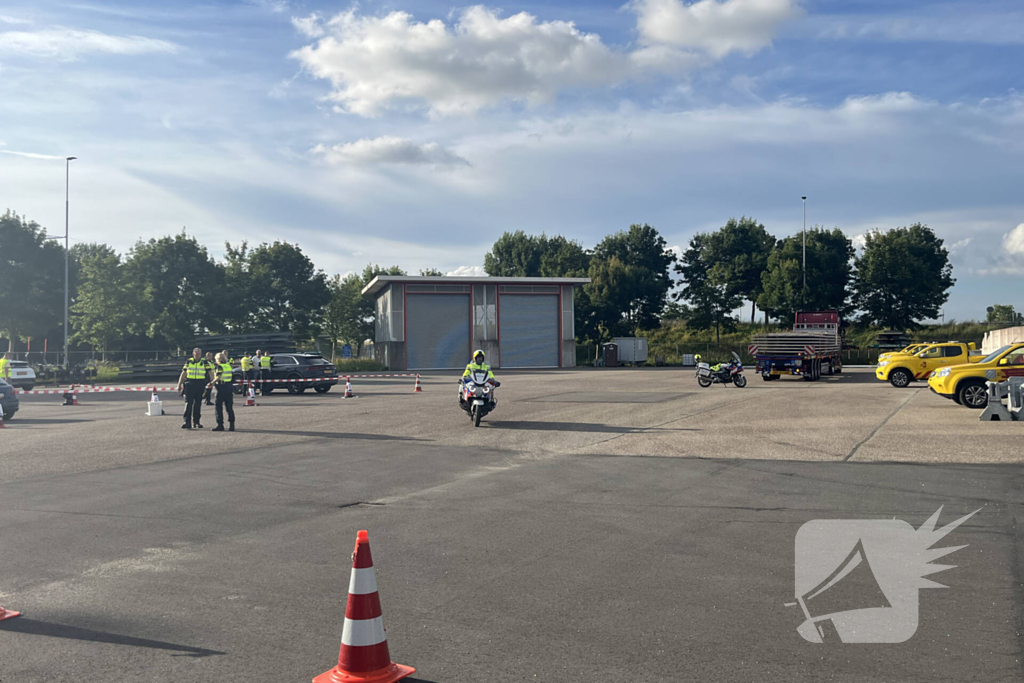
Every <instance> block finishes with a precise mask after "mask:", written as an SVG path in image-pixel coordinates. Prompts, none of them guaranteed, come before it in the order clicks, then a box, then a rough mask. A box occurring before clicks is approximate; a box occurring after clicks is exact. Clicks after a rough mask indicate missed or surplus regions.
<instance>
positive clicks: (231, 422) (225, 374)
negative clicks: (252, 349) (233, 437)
mask: <svg viewBox="0 0 1024 683" xmlns="http://www.w3.org/2000/svg"><path fill="white" fill-rule="evenodd" d="M216 360H217V370H216V373H215V375H214V383H215V384H216V385H217V426H216V427H214V428H213V430H212V431H215V432H223V431H224V410H225V409H226V410H227V413H228V431H229V432H233V431H235V398H234V395H235V394H234V388H233V387H232V386H231V385H232V384H233V383H234V382H233V380H234V376H233V371H232V370H231V363H229V362H227V361H228V358H227V354H226V353H224V352H223V351H222V352H221V353H218V354H217V359H216Z"/></svg>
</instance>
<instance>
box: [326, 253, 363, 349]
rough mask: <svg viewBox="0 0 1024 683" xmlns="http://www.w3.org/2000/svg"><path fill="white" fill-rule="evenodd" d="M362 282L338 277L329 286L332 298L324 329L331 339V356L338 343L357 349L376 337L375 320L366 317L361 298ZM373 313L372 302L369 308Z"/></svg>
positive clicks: (327, 306) (352, 275)
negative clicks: (353, 346) (367, 339)
mask: <svg viewBox="0 0 1024 683" xmlns="http://www.w3.org/2000/svg"><path fill="white" fill-rule="evenodd" d="M363 286H364V285H363V279H362V278H361V277H360V276H359V275H357V274H355V273H349V274H348V275H346V276H345V277H342V276H341V275H335V276H334V277H332V278H331V279H330V280H329V281H328V283H327V290H328V292H330V299H329V300H328V301H327V304H326V305H325V306H324V310H323V314H322V317H321V328H322V330H323V332H324V334H326V335H327V336H328V337H329V338H330V340H331V357H332V358H333V357H334V356H335V355H336V353H337V348H338V342H348V343H350V344H353V345H355V347H356V348H357V349H359V348H360V346H361V345H362V343H363V340H365V339H366V338H367V337H370V336H372V334H373V319H372V318H368V317H367V306H366V305H365V304H364V302H363V299H364V297H363V296H362V290H363ZM369 311H370V313H372V302H371V306H370V309H369Z"/></svg>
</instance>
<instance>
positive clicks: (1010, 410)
mask: <svg viewBox="0 0 1024 683" xmlns="http://www.w3.org/2000/svg"><path fill="white" fill-rule="evenodd" d="M985 385H986V387H987V389H988V405H986V406H985V412H983V413H982V414H981V417H980V418H979V419H980V420H981V421H982V422H1011V421H1018V420H1022V419H1024V377H1011V378H1010V379H1009V380H1007V381H1005V382H986V383H985ZM1004 398H1005V399H1008V403H1009V405H1006V406H1004V405H1003V399H1004Z"/></svg>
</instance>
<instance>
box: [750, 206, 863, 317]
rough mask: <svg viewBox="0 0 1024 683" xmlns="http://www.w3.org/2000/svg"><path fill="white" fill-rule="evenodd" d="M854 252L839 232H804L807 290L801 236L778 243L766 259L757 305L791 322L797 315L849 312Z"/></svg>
mask: <svg viewBox="0 0 1024 683" xmlns="http://www.w3.org/2000/svg"><path fill="white" fill-rule="evenodd" d="M854 254H855V251H854V249H853V242H851V241H850V238H848V237H847V236H846V235H845V234H843V231H842V230H840V229H839V228H833V229H831V230H827V229H825V228H823V227H821V226H817V225H816V226H814V227H813V228H811V229H810V230H808V231H807V290H806V291H804V287H803V281H804V274H803V267H802V264H803V236H802V234H799V235H793V236H792V237H787V238H786V239H784V240H780V241H779V242H778V243H777V244H776V245H775V249H773V250H772V253H771V254H770V255H769V256H768V262H767V267H766V269H765V271H764V273H763V274H762V276H761V283H762V287H763V291H762V292H761V294H760V295H759V296H758V298H757V305H758V306H759V307H760V308H761V310H762V311H765V312H766V313H767V314H768V315H770V316H771V317H773V318H778V319H782V320H789V319H792V317H793V314H794V313H795V312H796V311H800V310H804V311H815V310H830V309H836V310H838V311H839V312H840V314H842V315H844V316H845V315H847V314H848V313H850V312H851V310H852V307H851V304H850V289H849V286H850V281H851V279H852V277H853V266H852V265H851V261H852V259H853V256H854Z"/></svg>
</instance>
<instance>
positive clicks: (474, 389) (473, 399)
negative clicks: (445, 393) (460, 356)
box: [459, 370, 501, 427]
mask: <svg viewBox="0 0 1024 683" xmlns="http://www.w3.org/2000/svg"><path fill="white" fill-rule="evenodd" d="M487 374H488V373H487V371H486V370H473V371H471V372H470V374H469V376H468V377H463V378H462V379H460V380H459V384H460V385H461V387H460V388H459V407H460V408H462V409H463V410H465V411H466V413H467V414H468V415H469V419H470V420H472V421H473V426H474V427H479V426H480V419H481V418H482V417H483V416H484V415H486V414H487V413H489V412H491V411H492V410H494V390H495V389H496V388H498V387H500V386H501V382H498V381H497V380H494V379H488V378H487Z"/></svg>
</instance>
